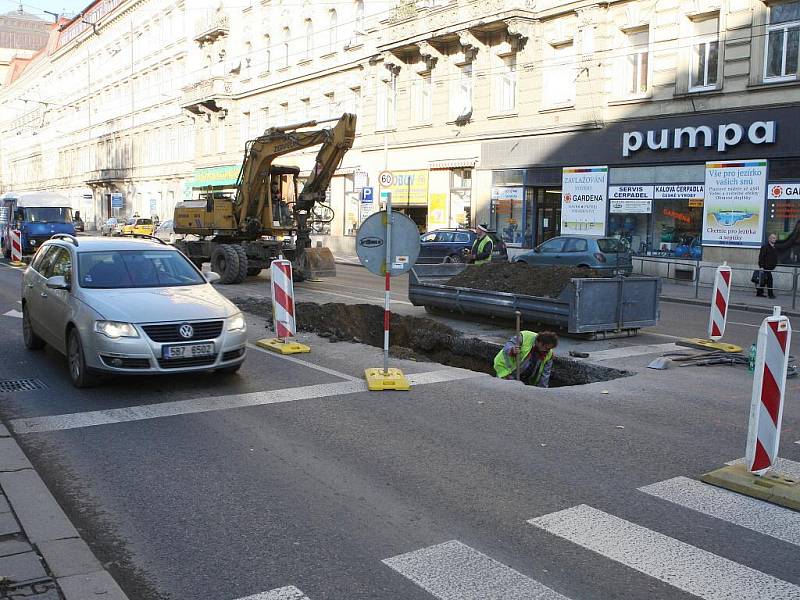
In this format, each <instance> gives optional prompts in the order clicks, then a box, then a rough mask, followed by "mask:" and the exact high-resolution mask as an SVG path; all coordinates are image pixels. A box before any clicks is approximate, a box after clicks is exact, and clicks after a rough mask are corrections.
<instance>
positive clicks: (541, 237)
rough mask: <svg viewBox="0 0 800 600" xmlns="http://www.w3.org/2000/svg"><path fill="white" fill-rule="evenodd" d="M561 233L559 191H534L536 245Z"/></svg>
mask: <svg viewBox="0 0 800 600" xmlns="http://www.w3.org/2000/svg"><path fill="white" fill-rule="evenodd" d="M560 233H561V189H545V188H537V189H536V241H535V243H536V244H541V243H542V242H546V241H547V240H549V239H551V238H554V237H556V236H557V235H559V234H560Z"/></svg>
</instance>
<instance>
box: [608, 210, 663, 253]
mask: <svg viewBox="0 0 800 600" xmlns="http://www.w3.org/2000/svg"><path fill="white" fill-rule="evenodd" d="M650 221H651V215H650V213H622V214H615V213H611V214H610V215H608V235H610V236H612V237H615V238H618V239H619V241H620V243H622V245H623V246H624V247H625V248H626V249H627V250H628V251H629V252H632V253H633V254H637V255H645V254H647V253H648V252H649V251H650V250H651V249H652V247H653V246H652V244H651V243H650ZM657 248H658V247H656V249H657Z"/></svg>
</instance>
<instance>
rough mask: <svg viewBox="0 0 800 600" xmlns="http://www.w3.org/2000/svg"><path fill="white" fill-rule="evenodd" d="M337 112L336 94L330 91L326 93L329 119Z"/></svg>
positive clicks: (326, 108) (326, 107)
mask: <svg viewBox="0 0 800 600" xmlns="http://www.w3.org/2000/svg"><path fill="white" fill-rule="evenodd" d="M335 114H336V94H335V93H334V92H328V93H327V94H325V115H326V117H327V118H328V119H332V118H333V116H334V115H335Z"/></svg>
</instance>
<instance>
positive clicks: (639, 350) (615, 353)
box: [589, 344, 683, 360]
mask: <svg viewBox="0 0 800 600" xmlns="http://www.w3.org/2000/svg"><path fill="white" fill-rule="evenodd" d="M682 349H683V348H681V347H680V346H678V345H677V344H645V345H641V346H623V347H621V348H611V349H610V350H600V351H599V352H589V360H611V359H616V358H627V357H629V356H639V355H642V354H662V353H664V352H675V351H678V350H682Z"/></svg>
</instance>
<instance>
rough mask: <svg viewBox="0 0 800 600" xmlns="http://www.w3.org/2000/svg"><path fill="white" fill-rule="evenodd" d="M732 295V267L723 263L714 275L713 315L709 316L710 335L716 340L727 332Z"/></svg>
mask: <svg viewBox="0 0 800 600" xmlns="http://www.w3.org/2000/svg"><path fill="white" fill-rule="evenodd" d="M730 295H731V268H730V267H729V266H728V265H727V264H725V263H722V264H721V265H720V266H719V267H717V274H716V276H715V277H714V293H713V294H712V295H711V315H710V316H709V318H708V337H710V338H711V339H712V340H714V341H715V342H717V341H719V340H720V339H721V338H722V336H723V335H724V334H725V324H726V323H727V321H728V299H729V298H730Z"/></svg>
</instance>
